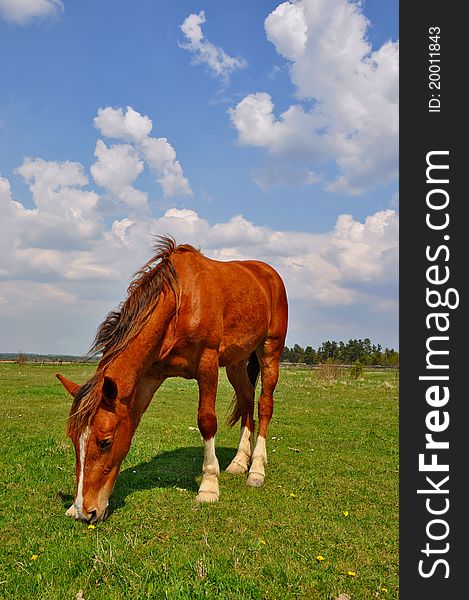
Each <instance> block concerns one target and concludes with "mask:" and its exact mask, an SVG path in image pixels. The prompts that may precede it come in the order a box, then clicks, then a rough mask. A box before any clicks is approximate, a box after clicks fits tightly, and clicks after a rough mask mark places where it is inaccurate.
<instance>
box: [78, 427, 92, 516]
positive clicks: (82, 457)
mask: <svg viewBox="0 0 469 600" xmlns="http://www.w3.org/2000/svg"><path fill="white" fill-rule="evenodd" d="M90 432H91V430H90V428H89V427H87V428H86V429H85V430H84V432H83V433H82V434H81V436H80V440H79V444H80V476H79V478H78V488H77V498H76V500H75V515H77V514H82V513H83V479H84V477H85V456H86V446H87V442H88V438H89V437H90Z"/></svg>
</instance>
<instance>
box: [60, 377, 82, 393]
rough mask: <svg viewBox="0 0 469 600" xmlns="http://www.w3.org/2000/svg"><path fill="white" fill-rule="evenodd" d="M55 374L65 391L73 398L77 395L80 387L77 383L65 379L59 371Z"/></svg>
mask: <svg viewBox="0 0 469 600" xmlns="http://www.w3.org/2000/svg"><path fill="white" fill-rule="evenodd" d="M55 376H56V377H57V379H58V380H59V381H60V383H61V384H62V385H63V386H64V388H65V389H66V390H67V392H68V393H69V394H71V395H72V396H73V397H74V398H75V396H76V395H77V393H78V390H79V389H80V387H81V386H80V385H78V383H73V381H70V380H69V379H66V378H65V377H63V375H61V374H60V373H56V374H55Z"/></svg>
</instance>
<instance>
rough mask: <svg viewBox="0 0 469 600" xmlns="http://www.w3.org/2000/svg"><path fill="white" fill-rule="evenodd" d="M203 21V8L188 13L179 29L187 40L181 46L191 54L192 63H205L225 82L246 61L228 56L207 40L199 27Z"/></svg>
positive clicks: (213, 73) (242, 66) (244, 64)
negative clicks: (194, 12)
mask: <svg viewBox="0 0 469 600" xmlns="http://www.w3.org/2000/svg"><path fill="white" fill-rule="evenodd" d="M205 21H206V18H205V12H204V11H203V10H202V11H200V13H199V14H191V15H189V16H188V17H187V18H186V19H185V20H184V22H183V24H182V25H181V31H182V32H183V33H184V35H185V37H186V39H187V42H186V43H184V44H182V45H181V46H182V48H184V49H185V50H188V51H189V52H190V53H191V54H192V57H193V58H192V60H193V63H194V64H200V63H202V64H205V65H207V67H208V68H209V71H210V72H211V73H212V75H214V76H215V77H219V78H220V79H221V80H223V81H224V82H225V83H226V82H227V81H228V79H229V76H230V75H231V73H232V72H233V71H235V70H236V69H242V68H244V67H245V66H246V61H245V60H244V59H242V58H234V57H232V56H229V54H227V53H226V52H225V51H224V50H223V49H222V48H220V47H219V46H215V45H214V44H212V43H211V42H209V41H208V40H207V38H205V37H204V34H203V33H202V28H201V25H203V24H204V23H205Z"/></svg>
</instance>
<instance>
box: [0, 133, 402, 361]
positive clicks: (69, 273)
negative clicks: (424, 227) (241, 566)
mask: <svg viewBox="0 0 469 600" xmlns="http://www.w3.org/2000/svg"><path fill="white" fill-rule="evenodd" d="M126 146H127V147H126ZM98 148H99V151H98V165H99V167H97V166H96V164H95V165H94V166H95V169H94V171H95V173H94V176H95V177H96V178H97V179H98V180H100V181H101V182H102V183H103V185H104V186H108V187H112V185H113V184H112V177H113V173H114V168H115V165H116V164H118V163H119V160H124V164H125V163H126V161H127V160H128V161H129V165H133V169H130V168H129V169H127V168H126V169H124V171H125V173H124V174H122V175H121V177H122V179H121V180H120V181H119V183H118V184H116V185H117V188H118V189H119V190H120V189H123V188H125V186H126V185H130V183H131V182H132V181H133V178H134V177H135V176H136V175H137V174H138V172H139V170H140V168H141V167H140V166H139V162H138V161H139V159H138V158H137V157H136V156H135V155H133V154H132V152H133V151H132V149H131V147H130V146H129V145H126V144H121V145H119V146H117V147H115V148H110V149H109V148H107V147H106V146H105V145H104V144H103V145H102V146H101V144H99V145H98ZM113 149H114V150H115V153H116V156H114V155H113V153H112V150H113ZM108 151H109V152H111V159H112V160H111V159H110V157H109V156H108ZM101 153H102V154H101ZM129 157H130V158H129ZM101 159H102V160H101ZM109 160H110V161H111V166H110V167H109V166H108V164H107V162H106V161H109ZM17 173H18V175H20V176H21V177H23V178H24V180H25V181H26V182H27V183H28V185H29V188H30V190H31V194H32V197H33V202H34V207H33V208H31V209H28V208H25V206H24V205H23V204H22V203H20V202H18V201H16V200H15V199H14V198H13V196H12V193H11V189H10V184H9V182H8V180H7V179H6V178H2V177H0V214H1V218H2V224H3V226H4V227H3V228H2V231H3V235H2V237H1V238H0V256H1V259H0V280H1V281H2V292H1V294H0V318H2V320H3V321H8V320H11V315H13V314H18V310H19V306H20V305H21V315H22V319H23V320H24V321H25V322H28V323H29V324H30V328H32V330H34V331H31V330H30V331H29V332H26V331H25V332H24V336H25V340H28V339H29V340H37V344H36V346H34V347H33V348H31V347H30V346H29V347H28V346H26V345H25V344H24V343H23V344H22V342H21V339H22V338H21V335H20V334H19V333H18V334H17V335H16V337H11V336H10V337H9V338H8V339H17V340H18V342H17V343H18V344H22V345H23V346H24V349H25V350H37V351H50V352H55V351H62V352H70V351H73V352H85V351H86V349H87V346H88V344H89V343H90V341H91V339H92V337H93V334H94V331H95V328H96V326H97V324H98V323H99V322H100V321H101V319H102V318H103V316H104V315H105V314H106V312H108V311H109V310H110V309H112V308H113V307H115V306H116V305H117V304H118V303H119V302H120V301H121V300H122V298H123V297H124V294H125V288H126V287H127V285H128V282H129V278H130V276H131V274H132V273H133V272H134V271H135V270H136V269H138V268H139V267H140V266H141V265H142V264H144V263H145V262H146V260H147V259H148V258H149V256H150V252H151V245H152V241H153V239H154V236H155V235H158V234H171V235H173V236H174V237H175V238H176V240H177V241H178V242H179V243H191V244H193V245H194V246H196V247H200V248H201V250H202V251H203V252H204V253H205V254H206V255H207V256H210V257H212V258H216V259H219V260H235V259H260V260H265V261H266V262H268V263H270V264H272V265H273V266H274V267H275V268H276V269H277V270H278V271H279V273H280V274H281V275H282V277H283V279H284V281H285V284H286V287H287V292H288V296H289V299H290V303H291V305H292V306H294V307H296V308H295V310H292V313H291V331H292V332H295V331H301V327H300V325H299V323H298V319H299V318H300V316H299V315H300V314H301V315H302V316H301V319H305V318H306V319H307V320H308V321H310V320H313V321H314V323H315V324H316V326H317V327H324V322H325V321H324V319H325V315H329V318H330V319H331V320H332V316H331V311H334V310H336V311H339V313H338V314H339V315H340V310H343V307H348V308H349V309H350V308H354V310H360V311H362V312H364V311H365V312H366V311H368V312H369V314H370V315H381V317H382V318H384V319H386V318H389V319H390V320H391V322H393V323H395V318H396V310H397V309H396V299H395V298H394V296H393V292H392V291H390V290H394V289H395V285H396V281H397V239H398V236H397V226H398V224H397V215H396V213H395V212H394V211H392V210H385V211H379V212H377V213H375V214H374V215H370V216H369V217H368V218H367V219H365V220H364V221H363V222H362V221H359V220H357V219H355V218H354V217H353V216H351V215H341V216H339V217H338V219H337V222H336V224H335V227H334V228H333V229H332V230H331V231H328V232H324V233H321V234H312V233H306V232H291V231H282V230H274V229H272V228H270V227H266V226H260V225H257V224H255V223H253V222H252V221H250V220H248V219H246V217H244V216H243V215H240V214H238V215H233V216H232V217H231V218H229V219H227V220H226V221H221V222H218V223H210V222H209V221H208V220H206V219H204V218H203V217H202V216H201V215H199V214H198V213H197V212H196V211H194V210H191V209H188V208H186V209H178V208H174V207H173V208H170V209H168V210H167V211H166V212H165V213H164V215H163V216H161V217H159V218H155V217H152V216H150V215H149V214H141V213H137V212H134V213H133V214H132V215H128V216H125V217H124V218H121V219H114V220H113V221H112V220H110V219H104V218H103V217H102V214H101V212H100V211H101V208H100V207H101V204H100V202H99V200H100V198H99V196H98V194H96V193H95V192H92V191H88V190H87V189H86V187H87V185H88V184H89V181H88V178H87V176H86V174H85V172H84V168H83V166H82V165H80V164H79V163H73V162H63V163H60V162H55V161H44V160H40V159H34V160H33V159H27V160H25V162H24V163H23V165H21V166H20V167H19V168H18V170H17ZM100 178H101V179H100ZM383 290H385V293H384V292H383ZM21 294H23V300H21V302H20V304H18V297H19V296H21ZM305 306H308V307H309V310H310V311H311V314H312V315H314V318H313V316H311V315H310V316H305V314H304V313H303V312H302V311H304V308H302V307H305ZM297 310H298V311H299V312H297ZM38 315H40V317H41V318H40V319H39V318H38ZM376 318H378V317H376ZM39 321H40V322H39ZM36 322H37V324H38V325H37V327H35V325H34V323H36ZM45 322H47V323H48V326H49V331H48V334H47V340H48V344H49V346H47V348H45V347H44V344H45V342H44V341H42V342H41V335H44V327H45V326H44V323H45ZM11 335H12V336H13V332H11ZM351 335H352V336H353V335H354V334H353V332H352V333H351ZM355 335H361V333H360V332H358V331H357V332H356V333H355ZM18 336H19V337H18ZM329 337H330V335H329ZM72 339H77V340H81V342H80V343H82V346H81V347H80V348H79V349H77V348H76V347H75V348H73V349H71V348H70V347H67V343H69V344H70V343H71V342H70V340H72ZM57 340H61V341H60V343H58V342H57ZM295 341H298V338H295ZM300 342H301V338H300ZM34 343H36V342H34ZM308 343H311V341H309V342H308ZM41 344H42V345H41ZM10 349H11V348H10Z"/></svg>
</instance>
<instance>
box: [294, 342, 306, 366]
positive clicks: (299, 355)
mask: <svg viewBox="0 0 469 600" xmlns="http://www.w3.org/2000/svg"><path fill="white" fill-rule="evenodd" d="M292 362H295V363H303V362H305V351H304V350H303V348H302V347H301V346H299V345H298V344H295V345H294V346H293V348H292Z"/></svg>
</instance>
